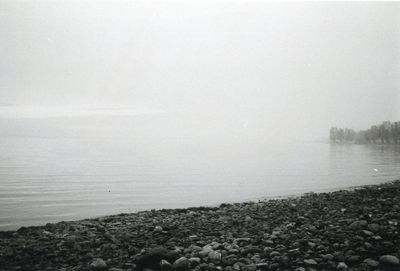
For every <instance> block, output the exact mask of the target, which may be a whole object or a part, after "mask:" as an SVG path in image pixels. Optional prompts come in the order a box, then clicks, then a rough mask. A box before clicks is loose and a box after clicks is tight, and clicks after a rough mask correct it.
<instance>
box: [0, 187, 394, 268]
mask: <svg viewBox="0 0 400 271" xmlns="http://www.w3.org/2000/svg"><path fill="white" fill-rule="evenodd" d="M399 223H400V181H393V182H389V183H385V184H380V185H373V186H364V187H358V188H354V189H349V190H340V191H335V192H330V193H308V194H304V195H302V196H298V197H290V198H284V199H272V200H264V201H258V202H245V203H235V204H221V205H220V206H218V207H196V208H187V209H163V210H150V211H143V212H138V213H132V214H119V215H113V216H107V217H101V218H96V219H86V220H81V221H70V222H60V223H56V224H47V225H45V226H36V227H22V228H20V229H19V230H17V231H5V232H0V270H2V271H9V270H59V271H69V270H109V271H121V270H124V271H160V270H162V271H170V270H176V271H178V270H180V271H184V270H196V271H206V270H207V271H257V270H260V271H263V270H296V271H302V270H400V264H399V258H400V235H399V230H400V226H399Z"/></svg>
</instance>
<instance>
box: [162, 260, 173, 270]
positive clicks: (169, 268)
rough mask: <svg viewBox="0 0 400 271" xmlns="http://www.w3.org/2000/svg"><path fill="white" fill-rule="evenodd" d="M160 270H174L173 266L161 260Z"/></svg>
mask: <svg viewBox="0 0 400 271" xmlns="http://www.w3.org/2000/svg"><path fill="white" fill-rule="evenodd" d="M160 268H161V270H162V271H164V270H165V271H168V270H171V269H172V264H171V263H170V262H169V261H167V260H161V261H160Z"/></svg>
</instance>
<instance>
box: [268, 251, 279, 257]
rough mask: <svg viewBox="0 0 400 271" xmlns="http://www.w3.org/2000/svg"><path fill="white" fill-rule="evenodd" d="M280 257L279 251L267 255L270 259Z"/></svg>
mask: <svg viewBox="0 0 400 271" xmlns="http://www.w3.org/2000/svg"><path fill="white" fill-rule="evenodd" d="M280 255H281V253H280V252H279V251H272V252H271V253H270V254H269V256H270V257H271V258H273V257H275V256H280Z"/></svg>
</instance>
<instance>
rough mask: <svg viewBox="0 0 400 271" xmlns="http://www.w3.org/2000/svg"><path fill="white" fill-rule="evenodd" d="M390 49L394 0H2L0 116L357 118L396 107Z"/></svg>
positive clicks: (396, 67)
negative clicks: (97, 114)
mask: <svg viewBox="0 0 400 271" xmlns="http://www.w3.org/2000/svg"><path fill="white" fill-rule="evenodd" d="M399 53H400V4H399V3H383V2H381V3H361V2H358V3H342V2H336V3H316V2H313V3H299V2H297V3H272V2H264V3H262V2H251V1H246V2H245V1H235V2H234V1H181V2H167V1H165V2H163V3H161V2H155V1H105V2H101V1H94V0H93V1H4V0H0V116H3V117H4V116H27V115H32V116H33V115H35V114H37V112H40V115H48V116H52V115H57V114H60V112H63V114H80V113H82V114H84V113H85V112H86V111H87V110H91V112H93V111H96V112H97V111H100V112H102V114H113V112H114V113H115V112H123V114H128V113H129V114H130V113H132V114H137V113H140V114H147V113H151V114H153V113H154V114H178V115H179V114H183V115H196V116H203V117H204V119H205V120H207V118H210V117H213V116H220V117H221V118H224V117H226V116H234V117H238V118H241V121H243V122H244V123H245V125H257V124H259V123H261V122H262V123H264V124H265V123H267V124H268V123H275V124H276V123H277V121H278V122H279V123H281V124H282V127H285V126H286V127H287V126H288V125H295V126H296V127H299V129H305V130H306V129H308V128H309V127H320V128H321V131H325V129H326V127H329V126H330V125H341V126H350V127H354V128H357V129H358V128H366V127H368V126H369V125H371V124H374V123H376V122H380V121H382V120H386V119H390V120H396V119H397V120H398V119H400V57H399ZM252 122H253V124H252Z"/></svg>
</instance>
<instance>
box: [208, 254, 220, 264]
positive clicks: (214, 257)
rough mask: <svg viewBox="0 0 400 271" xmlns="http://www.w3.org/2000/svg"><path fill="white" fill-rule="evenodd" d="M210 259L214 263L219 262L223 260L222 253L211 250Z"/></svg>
mask: <svg viewBox="0 0 400 271" xmlns="http://www.w3.org/2000/svg"><path fill="white" fill-rule="evenodd" d="M208 259H209V260H210V261H211V262H213V263H219V262H220V261H221V253H219V252H216V251H210V253H208Z"/></svg>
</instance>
